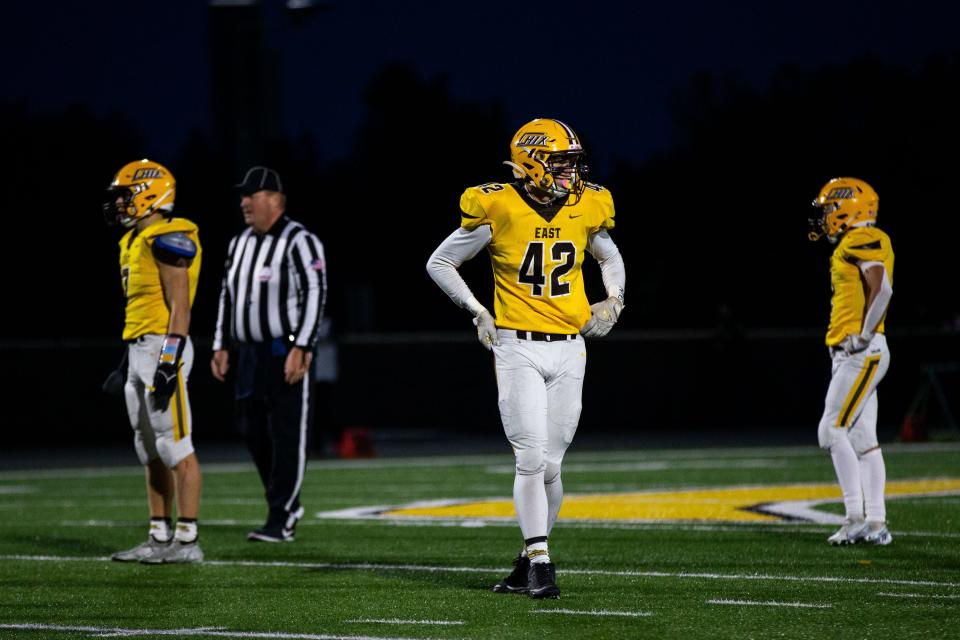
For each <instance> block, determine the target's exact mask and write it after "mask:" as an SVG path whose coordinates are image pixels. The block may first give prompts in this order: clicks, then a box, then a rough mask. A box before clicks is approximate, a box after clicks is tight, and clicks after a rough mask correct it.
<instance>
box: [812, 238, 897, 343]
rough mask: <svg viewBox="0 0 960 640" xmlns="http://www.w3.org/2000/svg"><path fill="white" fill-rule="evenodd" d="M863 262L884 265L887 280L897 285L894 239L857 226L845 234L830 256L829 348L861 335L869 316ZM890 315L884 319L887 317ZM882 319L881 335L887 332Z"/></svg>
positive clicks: (880, 325)
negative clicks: (865, 316)
mask: <svg viewBox="0 0 960 640" xmlns="http://www.w3.org/2000/svg"><path fill="white" fill-rule="evenodd" d="M861 262H882V263H883V266H884V268H885V269H886V270H887V280H888V282H889V283H890V286H893V246H892V245H891V244H890V236H888V235H887V234H886V233H884V232H883V231H881V230H880V229H877V228H876V227H854V228H852V229H850V230H849V231H847V232H846V233H845V234H843V237H842V238H840V243H839V244H838V245H837V248H836V249H834V250H833V255H832V256H831V257H830V284H831V286H832V288H833V298H832V299H831V300H830V327H829V328H828V329H827V339H826V342H827V344H828V345H830V346H833V345H837V344H840V342H841V341H842V340H843V339H844V338H845V337H847V336H848V335H850V334H859V333H860V331H861V329H862V328H863V326H862V325H863V316H864V314H865V313H866V308H865V306H866V296H865V295H864V294H865V290H864V286H863V282H862V281H861V276H860V267H859V266H858V265H859V264H860V263H861ZM885 317H886V316H884V318H885ZM883 323H884V320H883V319H881V320H880V324H879V325H878V326H877V333H883V332H884V326H883Z"/></svg>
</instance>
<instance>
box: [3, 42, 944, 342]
mask: <svg viewBox="0 0 960 640" xmlns="http://www.w3.org/2000/svg"><path fill="white" fill-rule="evenodd" d="M958 87H960V63H958V58H957V57H955V56H953V57H944V58H936V59H931V60H929V61H928V62H927V63H926V64H924V65H923V66H922V67H920V68H918V69H903V68H897V67H891V66H887V65H884V64H881V63H878V62H875V61H871V60H860V61H856V62H852V63H850V64H847V65H843V66H835V67H826V68H819V69H814V70H807V69H800V68H796V67H785V68H783V69H781V70H780V71H779V72H777V74H776V75H775V77H773V78H772V79H771V81H770V82H769V84H768V85H767V86H766V87H765V88H763V89H757V88H754V87H750V86H748V85H746V84H744V83H741V82H738V81H737V80H736V79H732V78H726V77H718V76H715V75H702V76H698V77H695V78H693V79H691V81H690V82H689V83H688V84H687V86H686V88H685V89H684V90H683V91H680V92H678V94H677V95H676V97H675V101H674V104H673V111H674V114H675V120H676V126H677V132H678V140H679V142H678V144H677V145H676V146H675V147H674V148H673V149H671V150H669V151H668V152H665V153H662V154H660V155H657V156H655V157H652V158H648V159H640V158H632V157H620V158H618V160H617V162H616V164H615V166H613V167H610V168H608V170H607V171H606V172H605V173H599V172H597V173H596V174H595V175H594V178H595V179H596V180H597V181H598V182H600V183H602V184H604V185H606V186H607V187H609V188H610V189H611V191H612V192H613V194H614V197H615V200H616V202H617V208H618V224H617V229H616V231H615V234H614V235H615V239H616V241H617V243H618V244H619V245H620V247H621V250H622V251H623V253H624V256H625V258H626V262H627V265H628V270H629V278H628V280H629V282H628V294H627V295H628V300H627V304H628V307H629V310H628V313H626V314H625V315H624V317H623V324H624V325H625V326H626V327H631V328H641V327H713V326H716V325H717V324H718V323H721V324H723V326H724V327H727V329H729V328H730V327H734V326H737V327H740V326H746V327H757V326H783V327H787V326H819V325H822V324H823V323H824V322H825V320H826V317H827V313H828V304H829V277H828V265H827V255H828V252H829V248H828V247H827V246H826V245H825V244H823V245H820V246H817V245H813V244H811V243H810V242H808V241H807V240H806V237H805V236H806V219H807V217H808V215H810V213H811V210H810V207H809V202H810V201H811V200H812V198H813V197H814V196H815V195H816V192H817V190H818V189H819V187H820V186H821V185H822V184H823V183H824V182H825V181H826V180H827V179H828V178H830V177H833V176H836V175H844V174H850V175H856V176H858V177H861V178H863V179H865V180H867V181H868V182H870V183H871V184H873V185H874V187H875V188H876V189H877V190H878V192H879V193H880V197H881V207H880V224H881V226H882V227H883V228H884V229H886V230H887V231H888V232H889V233H890V234H891V235H892V237H893V240H894V247H895V250H896V254H897V257H898V262H897V269H896V285H895V291H896V295H895V297H894V302H893V306H892V310H891V316H892V317H895V322H893V326H904V325H928V326H929V325H935V326H941V325H943V324H944V323H947V322H951V321H952V320H953V318H954V315H955V314H956V313H957V312H958V310H960V304H958V303H957V298H956V295H955V294H954V293H953V289H954V285H953V282H954V281H955V280H956V277H957V275H958V274H957V271H958V267H957V261H956V260H955V259H954V257H953V254H954V252H955V251H956V249H955V248H954V247H953V246H952V243H953V239H954V238H956V237H957V233H956V232H957V225H958V222H957V210H956V209H957V201H956V187H955V180H954V176H953V174H954V172H955V165H956V162H955V159H954V155H955V149H957V147H958V142H960V124H958V120H957V118H956V114H957V113H958V112H960V89H958ZM364 99H365V102H366V107H367V118H366V121H365V123H364V124H363V126H362V128H361V129H360V131H359V132H358V135H357V138H356V141H355V146H354V149H353V151H352V153H351V154H350V156H349V157H348V158H347V159H346V160H344V161H341V162H339V163H337V164H335V165H332V166H324V167H321V166H320V163H319V161H318V158H319V157H320V155H321V151H322V150H320V149H318V148H317V142H316V141H315V140H313V139H312V138H311V137H309V136H304V137H302V138H300V139H296V140H288V139H277V140H273V141H270V142H269V144H268V149H269V151H268V153H267V154H266V156H267V157H265V158H263V162H264V163H265V164H269V165H271V166H274V167H275V168H277V169H278V170H279V171H280V173H281V175H282V176H283V178H284V180H285V183H286V185H287V187H288V191H289V204H288V210H289V212H290V213H291V215H292V216H294V217H296V218H298V219H301V220H303V221H305V222H307V223H308V224H309V225H310V226H311V227H312V228H314V229H315V230H316V231H317V233H318V234H319V235H320V236H321V238H322V239H323V240H324V242H325V244H326V248H327V253H328V264H329V284H330V298H329V311H330V313H331V315H332V316H333V317H334V318H335V320H336V322H337V324H338V329H339V330H340V331H341V332H342V331H372V330H376V331H401V330H403V331H406V330H437V329H461V330H465V329H466V328H467V326H468V325H467V319H466V314H465V313H464V312H462V311H460V310H458V309H456V308H454V307H453V305H452V304H450V302H449V301H448V300H447V299H446V297H445V296H444V295H443V294H442V293H441V292H440V291H439V290H438V289H436V287H435V286H434V285H433V284H432V283H431V282H430V281H429V279H428V277H427V276H426V273H425V271H424V263H425V261H426V259H427V257H428V255H429V254H430V252H431V251H432V249H433V248H434V247H435V246H436V245H437V244H438V243H439V242H440V240H441V239H442V238H443V237H444V236H445V235H447V234H448V233H450V232H451V231H452V230H453V229H454V228H456V226H457V225H458V223H459V211H458V198H459V195H460V193H461V192H462V190H463V189H464V188H465V187H467V186H470V185H473V184H480V183H482V182H487V181H491V180H500V181H508V180H510V179H511V178H510V172H509V169H507V168H506V167H504V166H503V165H501V164H500V162H501V161H502V160H503V159H505V158H506V157H507V143H508V141H509V138H510V136H511V135H512V133H513V131H514V130H515V128H516V127H517V126H518V125H519V124H520V123H519V122H512V121H510V120H509V119H508V117H507V116H506V114H505V110H504V108H503V106H502V105H501V104H500V103H498V102H497V101H495V100H491V101H490V102H486V103H472V102H464V101H460V100H455V99H453V98H451V96H450V92H449V90H448V87H447V85H446V82H445V80H444V79H442V78H441V79H436V80H427V79H424V78H422V77H421V76H420V75H419V74H418V73H417V72H416V71H415V70H414V69H412V68H410V67H406V66H388V67H386V68H384V69H383V70H382V72H381V73H380V74H379V75H378V76H377V77H376V78H375V79H374V80H373V82H372V83H371V84H370V86H369V87H368V89H367V91H366V93H365V95H364ZM556 112H557V116H558V117H562V108H561V107H560V106H558V109H557V110H556ZM531 115H534V114H531ZM171 118H172V119H175V114H171ZM572 124H573V125H574V126H575V127H577V128H578V129H579V130H580V132H581V133H582V134H583V135H584V137H585V144H586V145H587V147H588V150H589V149H590V147H591V140H590V138H589V131H590V128H589V123H577V122H574V123H572ZM0 136H2V139H3V140H4V147H5V152H4V153H3V154H0V172H2V173H0V175H3V176H5V180H4V183H5V184H4V186H5V196H6V197H5V200H6V202H5V214H6V216H7V217H8V219H9V220H11V221H12V226H10V225H8V226H7V234H8V235H7V237H6V238H5V244H6V247H7V251H8V254H7V255H8V256H9V258H8V261H7V269H6V278H5V282H4V298H5V300H6V301H7V304H6V305H5V306H6V308H7V311H6V313H5V314H4V316H5V318H4V322H5V324H6V325H7V326H6V329H5V331H4V334H5V336H7V337H8V338H10V337H51V336H56V337H67V336H81V337H82V336H106V335H119V332H120V328H121V322H122V312H121V310H122V301H121V299H120V281H119V273H118V268H117V250H116V246H115V243H116V241H117V239H118V238H119V236H120V231H119V230H116V229H115V230H108V229H106V228H105V227H104V225H103V223H102V221H101V218H100V214H99V211H98V210H99V203H100V201H101V196H102V194H103V190H104V188H105V187H106V186H107V183H108V182H109V180H110V179H111V178H112V176H113V173H114V172H115V171H116V170H117V169H118V168H119V167H120V166H121V165H122V164H124V163H125V162H128V161H129V160H131V159H135V158H138V157H143V156H145V155H149V150H148V149H146V148H145V145H144V142H143V138H142V137H141V136H142V133H141V132H138V131H136V130H135V128H134V127H133V126H132V125H131V124H130V123H129V121H128V120H127V119H126V118H125V117H124V116H123V114H114V115H112V116H109V117H98V116H97V115H94V114H93V113H92V112H90V111H89V110H88V109H86V108H85V107H84V106H82V105H77V106H74V107H71V108H69V109H67V110H65V111H62V112H56V113H35V112H32V111H31V110H30V109H28V106H27V105H23V104H11V103H6V104H0ZM153 159H155V160H157V161H160V162H162V163H164V164H166V165H167V166H168V167H169V168H170V169H171V170H172V171H173V172H174V175H175V176H176V178H177V180H178V196H177V212H178V213H179V214H180V215H184V216H186V217H190V218H192V219H193V220H195V221H196V222H198V223H199V225H200V229H201V241H202V243H203V245H204V250H205V253H204V256H205V258H204V259H205V264H204V269H203V273H202V276H201V284H200V291H199V293H198V297H197V302H196V305H195V309H194V321H193V333H194V334H195V335H198V336H203V335H208V334H209V333H211V331H212V327H213V322H214V318H215V313H216V297H217V291H218V288H219V278H220V274H221V272H222V261H223V256H224V251H225V248H226V243H227V240H228V238H229V237H230V236H231V235H233V234H234V233H236V232H237V231H239V230H240V229H241V227H242V221H241V218H240V214H239V210H238V199H237V197H236V194H235V193H234V192H233V191H232V189H231V185H232V184H233V183H235V182H236V181H237V180H238V179H239V178H240V177H241V176H237V175H233V170H232V169H230V168H229V167H231V163H230V162H228V158H224V157H223V155H222V152H220V151H219V150H218V148H217V145H216V144H215V143H214V142H213V141H212V140H210V139H209V138H207V137H205V136H204V135H203V134H201V133H199V132H195V133H193V134H192V135H191V136H190V138H189V140H188V142H187V144H186V145H185V147H184V149H183V150H182V152H181V153H180V154H179V156H178V157H174V158H162V157H154V158H153ZM21 252H26V256H27V257H25V258H17V259H13V256H14V255H18V256H19V255H23V253H21ZM485 262H486V261H485V260H483V259H482V258H478V259H475V260H474V261H472V262H471V263H469V264H468V265H467V266H466V267H465V269H464V271H465V273H466V275H467V277H468V281H469V282H470V283H471V285H472V286H473V288H474V290H475V291H476V293H477V294H478V297H480V298H481V300H485V301H487V302H491V300H490V298H491V294H492V280H491V278H490V276H489V267H488V266H487V265H486V264H485ZM594 276H597V274H596V273H591V274H588V280H589V281H588V291H589V292H591V293H593V294H594V296H599V295H600V291H599V290H600V286H599V277H594Z"/></svg>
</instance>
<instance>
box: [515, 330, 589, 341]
mask: <svg viewBox="0 0 960 640" xmlns="http://www.w3.org/2000/svg"><path fill="white" fill-rule="evenodd" d="M517 337H518V338H520V339H521V340H533V341H534V342H560V341H563V340H576V339H577V334H575V333H569V334H568V333H540V332H539V331H519V330H518V331H517Z"/></svg>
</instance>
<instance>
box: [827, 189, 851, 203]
mask: <svg viewBox="0 0 960 640" xmlns="http://www.w3.org/2000/svg"><path fill="white" fill-rule="evenodd" d="M852 197H853V189H851V188H850V187H837V188H836V189H831V190H830V193H828V194H827V197H826V198H825V200H849V199H850V198H852Z"/></svg>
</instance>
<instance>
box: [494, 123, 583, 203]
mask: <svg viewBox="0 0 960 640" xmlns="http://www.w3.org/2000/svg"><path fill="white" fill-rule="evenodd" d="M504 164H505V165H508V166H509V167H510V168H511V169H513V176H514V177H515V178H517V179H522V180H525V181H528V182H530V184H531V185H532V186H533V187H534V188H536V189H538V190H540V191H542V192H544V193H546V194H547V195H548V196H549V197H551V198H566V197H567V196H568V195H571V194H572V195H573V196H574V197H573V201H572V202H567V203H566V204H576V203H577V202H578V201H579V200H580V196H581V195H582V194H583V189H584V187H585V184H584V180H585V179H586V177H587V171H588V169H587V166H586V165H585V164H584V157H583V147H582V146H581V144H580V138H579V137H578V136H577V134H575V133H574V132H573V129H571V128H570V127H568V126H567V125H565V124H564V123H562V122H560V121H559V120H553V119H551V118H537V119H535V120H531V121H530V122H528V123H527V124H525V125H523V126H522V127H520V129H519V130H518V131H517V133H516V134H514V136H513V140H511V142H510V160H507V161H505V162H504Z"/></svg>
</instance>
